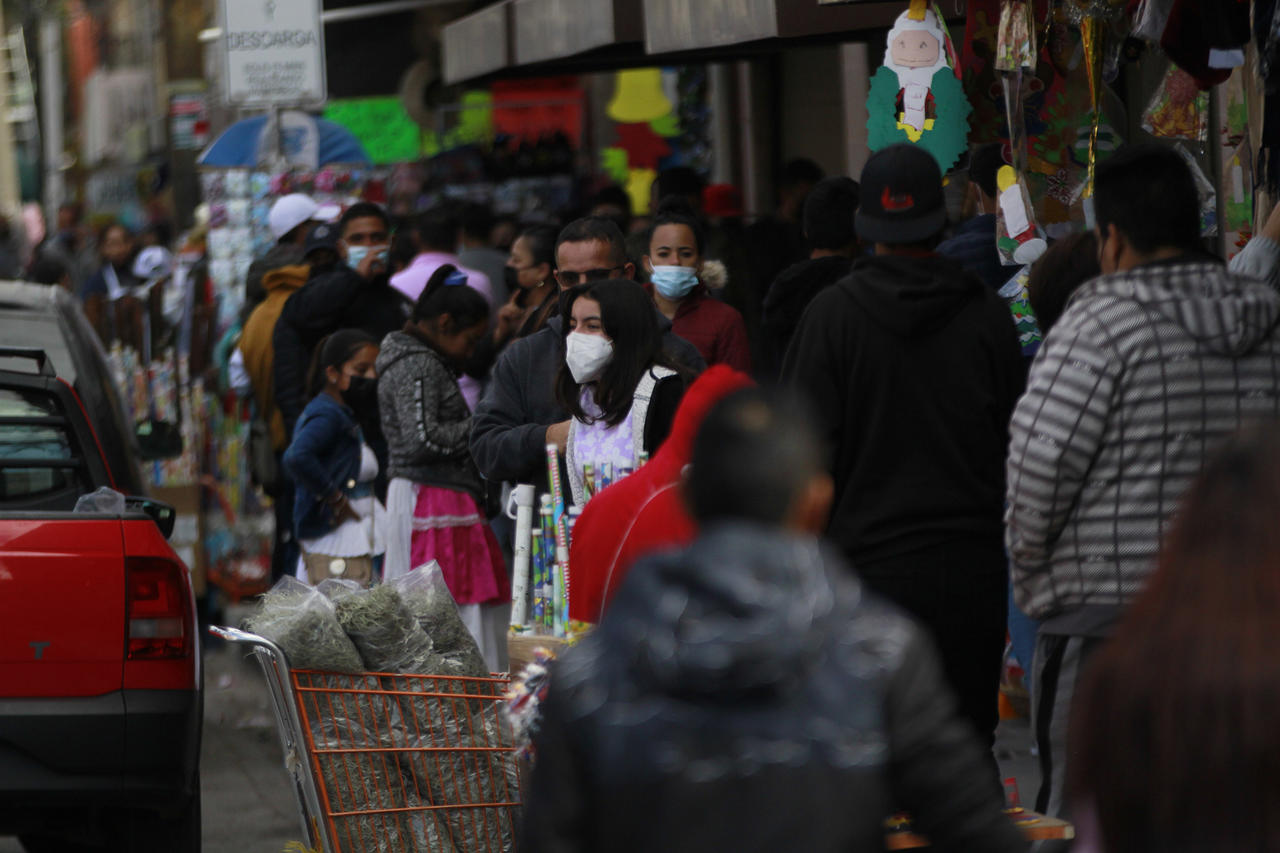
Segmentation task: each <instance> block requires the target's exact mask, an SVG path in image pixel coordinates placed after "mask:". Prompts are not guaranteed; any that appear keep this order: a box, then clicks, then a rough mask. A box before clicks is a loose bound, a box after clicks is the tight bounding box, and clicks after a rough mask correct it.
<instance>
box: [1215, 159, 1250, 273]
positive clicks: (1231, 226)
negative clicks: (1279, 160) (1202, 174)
mask: <svg viewBox="0 0 1280 853" xmlns="http://www.w3.org/2000/svg"><path fill="white" fill-rule="evenodd" d="M1222 193H1223V203H1222V214H1223V219H1222V230H1223V232H1224V233H1225V235H1226V247H1227V258H1228V259H1230V258H1232V257H1235V255H1236V254H1238V253H1239V251H1240V250H1241V249H1243V248H1244V246H1245V244H1246V243H1248V242H1249V237H1250V236H1251V234H1252V233H1253V164H1252V161H1251V159H1250V157H1249V146H1248V145H1241V146H1240V147H1239V148H1237V149H1236V150H1235V152H1234V153H1233V154H1232V155H1231V156H1230V158H1228V159H1227V161H1226V167H1225V168H1224V169H1223V170H1222Z"/></svg>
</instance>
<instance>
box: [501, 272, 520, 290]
mask: <svg viewBox="0 0 1280 853" xmlns="http://www.w3.org/2000/svg"><path fill="white" fill-rule="evenodd" d="M502 281H503V283H505V284H506V285H507V293H515V292H516V291H517V290H519V289H520V271H519V270H517V269H516V268H515V267H503V268H502Z"/></svg>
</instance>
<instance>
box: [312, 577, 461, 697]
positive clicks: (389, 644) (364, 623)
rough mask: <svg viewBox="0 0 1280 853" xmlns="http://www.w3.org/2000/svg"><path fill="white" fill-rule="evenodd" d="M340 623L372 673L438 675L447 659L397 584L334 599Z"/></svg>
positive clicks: (442, 670)
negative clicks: (412, 610) (420, 623)
mask: <svg viewBox="0 0 1280 853" xmlns="http://www.w3.org/2000/svg"><path fill="white" fill-rule="evenodd" d="M334 609H335V610H336V611H337V614H338V624H339V625H341V626H342V629H343V630H344V631H346V632H347V636H348V637H350V638H351V641H352V642H353V643H355V646H356V649H358V650H359V652H360V658H361V660H363V661H364V665H365V668H366V669H368V670H369V671H371V672H407V673H414V674H419V675H439V674H441V673H442V672H444V668H445V667H444V661H443V660H442V659H441V657H440V655H438V654H436V652H435V649H434V648H433V645H432V642H431V637H430V636H428V635H427V632H426V631H424V630H422V626H421V625H419V624H418V620H417V619H415V618H413V614H412V613H411V612H409V608H408V607H406V606H405V603H404V601H403V600H402V599H401V598H400V593H399V592H397V591H396V589H395V587H392V586H388V585H386V584H382V585H379V586H375V587H373V588H372V589H368V590H362V591H360V592H358V593H354V594H351V595H343V596H341V597H340V598H338V599H337V601H336V602H334Z"/></svg>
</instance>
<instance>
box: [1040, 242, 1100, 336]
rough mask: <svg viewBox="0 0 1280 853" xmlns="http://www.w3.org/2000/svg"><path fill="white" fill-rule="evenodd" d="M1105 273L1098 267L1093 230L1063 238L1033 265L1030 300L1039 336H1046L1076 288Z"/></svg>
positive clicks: (1096, 246)
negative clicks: (1038, 328)
mask: <svg viewBox="0 0 1280 853" xmlns="http://www.w3.org/2000/svg"><path fill="white" fill-rule="evenodd" d="M1101 274H1102V269H1101V268H1100V267H1099V266H1098V240H1097V237H1095V236H1094V233H1093V232H1092V231H1083V232H1080V233H1078V234H1072V235H1071V236H1069V237H1064V238H1063V239H1061V240H1059V241H1058V242H1056V243H1054V244H1053V245H1052V246H1050V247H1049V249H1048V250H1047V251H1046V252H1045V253H1044V254H1043V255H1041V256H1040V259H1039V260H1038V261H1036V262H1035V263H1034V264H1032V265H1031V274H1030V276H1028V278H1027V301H1028V302H1030V303H1031V310H1032V311H1034V312H1035V315H1036V322H1037V323H1038V324H1039V326H1040V333H1041V334H1044V335H1047V334H1049V329H1051V328H1052V327H1053V325H1054V324H1055V323H1057V322H1058V319H1059V318H1060V317H1061V316H1062V312H1063V311H1065V310H1066V308H1067V300H1069V299H1070V298H1071V294H1073V293H1075V292H1076V288H1078V287H1079V286H1080V285H1082V284H1084V283H1085V282H1086V281H1088V280H1089V279H1091V278H1094V277H1096V276H1098V275H1101Z"/></svg>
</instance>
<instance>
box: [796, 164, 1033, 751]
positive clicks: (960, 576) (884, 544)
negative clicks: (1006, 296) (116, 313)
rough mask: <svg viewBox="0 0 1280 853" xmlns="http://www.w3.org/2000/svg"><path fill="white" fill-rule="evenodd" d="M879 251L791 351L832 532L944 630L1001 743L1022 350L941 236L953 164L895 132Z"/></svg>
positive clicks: (876, 180) (859, 564) (874, 185)
mask: <svg viewBox="0 0 1280 853" xmlns="http://www.w3.org/2000/svg"><path fill="white" fill-rule="evenodd" d="M856 223H857V229H858V235H859V237H861V238H862V239H863V240H864V241H866V242H870V243H873V244H874V245H875V255H874V256H872V257H865V258H859V259H858V260H857V261H855V262H854V265H853V269H852V271H851V272H850V274H849V277H848V278H845V279H844V280H842V281H841V282H840V283H839V284H837V285H836V286H834V287H830V288H828V289H827V290H825V291H823V292H822V293H820V294H819V295H818V296H817V297H816V298H815V299H814V300H813V303H812V304H811V305H810V306H809V310H808V311H807V312H806V313H805V316H804V319H803V320H802V321H801V323H800V327H799V328H798V329H797V331H796V334H795V337H794V338H793V339H792V344H791V348H790V349H789V350H788V352H787V355H786V358H785V360H784V363H783V370H782V375H783V381H784V382H786V383H788V384H790V385H792V386H793V387H795V388H797V389H799V390H800V391H802V392H804V393H805V394H807V395H808V397H809V399H810V400H811V401H812V402H813V403H814V405H815V408H816V411H817V414H818V423H819V426H820V428H821V430H822V433H823V437H824V438H825V439H826V441H827V442H828V444H829V449H830V451H831V454H832V455H831V465H832V469H831V470H832V474H833V477H834V480H835V488H836V490H835V502H834V509H833V512H832V516H831V522H830V526H829V528H828V534H829V535H830V537H831V538H832V539H833V540H834V541H835V542H836V543H837V544H838V545H840V546H841V548H843V549H844V552H845V554H846V556H848V558H849V559H850V561H852V563H853V565H854V568H855V569H856V570H857V571H858V573H859V575H861V577H862V578H863V580H864V581H865V582H866V584H867V585H868V586H869V587H871V588H872V589H874V590H876V591H878V592H880V593H881V594H882V595H884V596H886V597H887V598H889V599H891V600H893V601H895V602H897V603H898V604H899V605H901V606H902V607H904V608H905V609H906V610H908V611H910V612H911V613H913V614H914V615H915V616H916V617H917V618H919V619H920V620H921V621H922V622H923V623H924V624H925V625H926V626H927V627H928V628H929V629H930V630H931V631H932V633H933V636H934V640H935V641H936V643H937V645H938V647H939V649H940V650H941V652H942V661H943V669H944V670H945V672H946V674H947V677H948V679H949V680H950V682H951V685H952V687H953V688H954V689H955V691H956V693H957V694H958V695H959V698H960V708H961V711H962V713H963V714H964V715H965V716H966V717H968V718H969V719H970V720H971V721H972V722H973V725H974V727H975V728H976V729H977V731H978V733H979V734H980V735H981V736H982V737H983V738H984V740H986V741H987V742H988V743H990V742H992V740H993V738H994V732H995V727H996V723H997V721H998V715H997V708H996V697H997V690H998V688H999V677H1000V658H1001V654H1002V652H1003V648H1004V637H1005V615H1006V602H1007V596H1008V589H1007V583H1008V566H1007V563H1006V560H1005V553H1004V546H1003V541H1002V537H1003V527H1002V514H1003V509H1004V506H1003V505H1004V486H1005V474H1004V459H1005V451H1006V448H1007V446H1008V443H1009V418H1010V415H1011V413H1012V411H1013V407H1014V404H1015V403H1016V402H1017V399H1018V396H1019V394H1020V393H1021V391H1022V383H1023V380H1022V376H1023V372H1024V371H1023V368H1022V357H1021V353H1020V350H1019V347H1018V339H1017V335H1016V333H1015V330H1014V326H1013V322H1012V321H1011V319H1010V316H1009V310H1008V308H1006V307H1005V305H1004V303H1003V302H1002V301H1001V299H1000V297H999V296H997V295H996V293H995V292H994V291H992V290H991V289H990V288H988V287H986V286H985V285H983V283H982V282H981V281H980V280H979V279H978V278H977V277H976V276H974V275H972V274H971V273H967V272H965V271H964V270H963V269H962V268H961V267H960V266H959V265H958V264H957V263H955V262H954V261H951V260H948V259H945V258H942V257H940V256H938V255H937V254H935V253H934V251H933V249H934V247H935V246H936V245H937V243H938V238H939V236H940V235H941V233H942V229H943V226H944V225H945V224H946V208H945V204H944V202H943V193H942V174H941V172H940V171H939V169H938V164H937V162H936V161H935V160H934V159H933V157H932V156H931V155H930V154H929V153H928V152H926V151H925V150H924V149H921V148H917V147H915V146H912V145H906V144H902V145H894V146H890V147H889V148H885V149H883V150H881V151H879V152H877V153H876V154H875V155H874V156H872V158H871V159H870V160H869V161H868V162H867V165H866V168H865V169H864V170H863V173H862V192H861V201H860V203H859V207H858V214H857V219H856Z"/></svg>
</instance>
